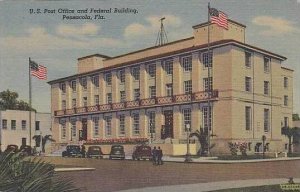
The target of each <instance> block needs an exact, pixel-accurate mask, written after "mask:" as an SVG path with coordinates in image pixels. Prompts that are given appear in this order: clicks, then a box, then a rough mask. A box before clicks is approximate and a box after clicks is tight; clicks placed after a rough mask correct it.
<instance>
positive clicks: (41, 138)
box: [32, 135, 55, 153]
mask: <svg viewBox="0 0 300 192" xmlns="http://www.w3.org/2000/svg"><path fill="white" fill-rule="evenodd" d="M32 139H34V140H35V146H36V147H40V144H41V141H42V152H43V153H45V151H46V150H45V146H46V143H47V142H48V141H55V140H54V139H52V135H45V136H42V135H34V136H33V137H32Z"/></svg>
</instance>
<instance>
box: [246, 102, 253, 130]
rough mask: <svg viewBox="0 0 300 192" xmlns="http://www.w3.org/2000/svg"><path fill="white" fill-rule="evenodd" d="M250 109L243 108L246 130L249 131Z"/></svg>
mask: <svg viewBox="0 0 300 192" xmlns="http://www.w3.org/2000/svg"><path fill="white" fill-rule="evenodd" d="M251 117H252V116H251V107H248V106H247V107H245V120H246V122H245V123H246V130H247V131H249V130H251Z"/></svg>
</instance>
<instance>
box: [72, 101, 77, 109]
mask: <svg viewBox="0 0 300 192" xmlns="http://www.w3.org/2000/svg"><path fill="white" fill-rule="evenodd" d="M72 108H76V99H72Z"/></svg>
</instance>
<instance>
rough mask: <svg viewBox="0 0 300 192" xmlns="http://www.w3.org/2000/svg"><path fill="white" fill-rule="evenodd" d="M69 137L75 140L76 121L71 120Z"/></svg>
mask: <svg viewBox="0 0 300 192" xmlns="http://www.w3.org/2000/svg"><path fill="white" fill-rule="evenodd" d="M71 136H72V137H73V138H76V119H71Z"/></svg>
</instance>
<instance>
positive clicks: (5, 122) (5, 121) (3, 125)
mask: <svg viewBox="0 0 300 192" xmlns="http://www.w3.org/2000/svg"><path fill="white" fill-rule="evenodd" d="M2 129H7V120H6V119H2Z"/></svg>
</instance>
